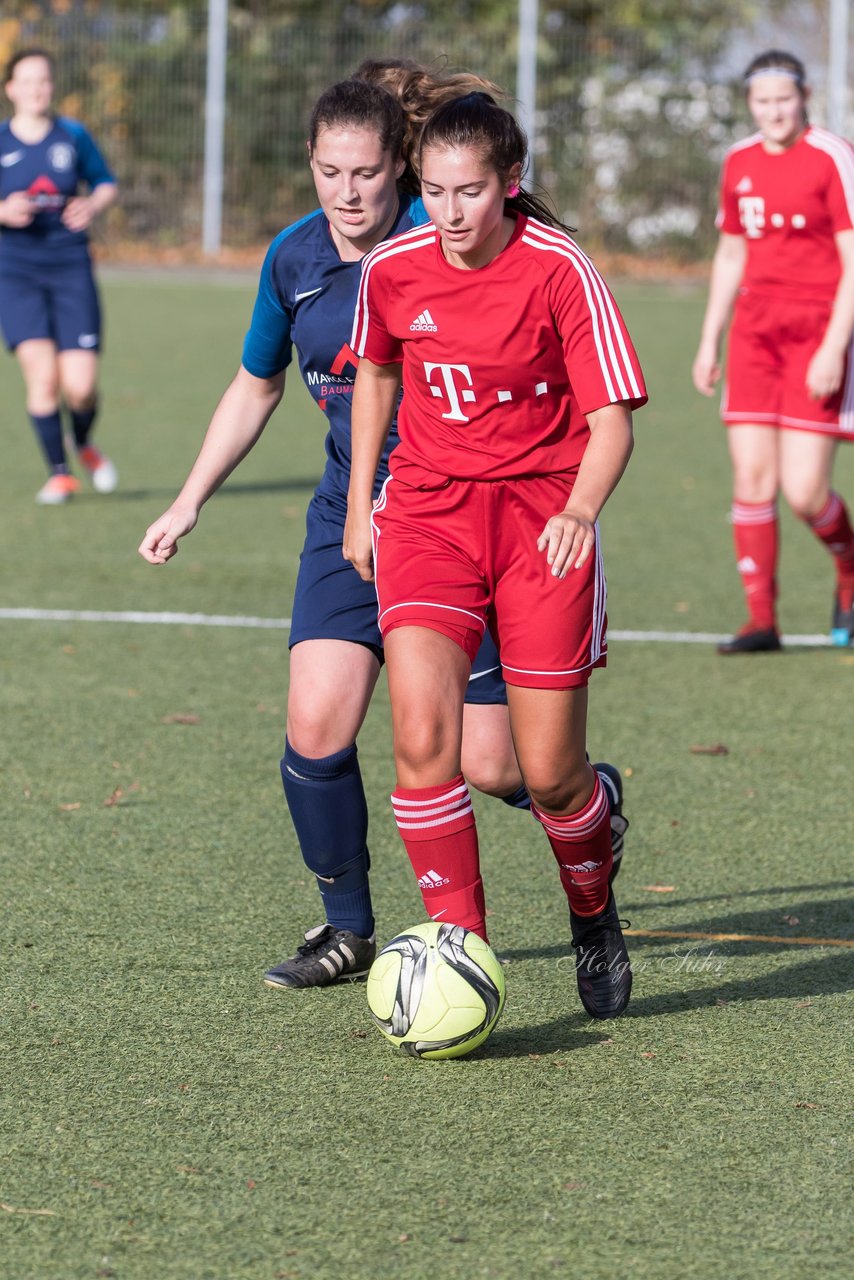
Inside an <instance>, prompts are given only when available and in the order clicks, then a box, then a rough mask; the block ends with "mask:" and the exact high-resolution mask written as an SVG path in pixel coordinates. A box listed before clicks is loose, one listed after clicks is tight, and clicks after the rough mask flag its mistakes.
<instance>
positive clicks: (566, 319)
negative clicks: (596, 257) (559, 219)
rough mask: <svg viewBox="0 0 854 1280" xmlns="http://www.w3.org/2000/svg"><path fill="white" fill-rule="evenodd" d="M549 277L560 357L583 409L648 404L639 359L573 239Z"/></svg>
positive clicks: (605, 289)
mask: <svg viewBox="0 0 854 1280" xmlns="http://www.w3.org/2000/svg"><path fill="white" fill-rule="evenodd" d="M567 240H568V244H569V245H570V246H571V248H569V249H568V251H567V252H566V255H565V260H564V263H563V264H562V270H560V271H558V272H555V273H554V275H553V276H552V282H551V304H552V311H553V314H554V317H555V323H556V325H557V330H558V333H559V334H560V337H561V342H562V344H563V353H564V362H565V364H566V369H567V373H568V374H569V381H570V384H571V386H572V390H573V394H574V396H575V399H576V401H577V403H578V407H579V409H580V410H581V412H582V413H585V414H586V413H592V412H593V411H594V409H601V408H603V407H604V406H605V405H607V404H619V403H621V402H625V403H626V404H628V406H629V408H630V409H639V408H640V407H641V405H643V404H646V401H647V393H646V386H645V385H644V380H643V373H642V372H641V367H640V361H639V360H638V357H637V353H636V352H635V349H634V346H633V345H632V340H631V338H630V337H629V333H628V330H627V329H626V325H625V322H624V320H623V317H622V316H621V315H620V311H619V308H618V307H617V304H616V302H615V301H614V298H613V296H612V294H611V291H610V290H609V288H608V286H607V285H606V284H605V281H604V280H603V279H602V277H601V276H600V274H599V272H598V271H597V270H596V268H595V267H594V265H593V263H592V262H591V261H590V259H589V258H588V257H587V256H586V254H584V253H582V252H581V250H580V249H579V248H578V246H577V245H576V244H575V243H574V241H572V240H569V238H568V237H567Z"/></svg>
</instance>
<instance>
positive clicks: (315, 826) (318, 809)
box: [281, 739, 374, 938]
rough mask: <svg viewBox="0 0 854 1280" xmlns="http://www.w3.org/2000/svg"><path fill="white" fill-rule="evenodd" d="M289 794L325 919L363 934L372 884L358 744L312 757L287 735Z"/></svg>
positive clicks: (284, 764) (370, 925) (368, 930)
mask: <svg viewBox="0 0 854 1280" xmlns="http://www.w3.org/2000/svg"><path fill="white" fill-rule="evenodd" d="M281 770H282V783H283V785H284V788H285V798H286V800H287V802H288V808H289V810H290V813H291V818H292V819H293V824H294V827H295V829H296V833H297V839H298V840H299V845H300V849H301V850H302V856H303V860H304V861H305V865H306V866H307V867H308V869H309V871H311V872H313V874H314V875H315V876H316V877H317V887H318V889H319V891H320V896H321V898H322V899H323V906H324V908H325V910H326V919H327V920H328V922H329V923H330V924H331V925H334V926H335V928H336V929H350V930H351V931H352V932H353V933H355V934H357V935H358V936H359V937H360V938H369V937H370V936H371V934H372V933H373V931H374V916H373V910H372V907H371V891H370V886H369V884H368V868H369V867H370V857H369V855H368V847H367V843H366V841H367V835H368V805H367V801H366V800H365V790H364V787H363V786H362V775H361V773H360V771H359V761H358V758H357V752H356V747H355V745H353V746H352V747H346V748H345V749H344V750H343V751H337V752H336V753H335V754H334V755H331V756H324V757H322V758H321V759H319V760H310V759H307V758H306V757H305V756H301V755H300V754H299V753H298V752H297V751H294V749H293V747H292V746H291V744H290V743H289V742H288V741H287V739H285V754H284V755H283V756H282V761H281Z"/></svg>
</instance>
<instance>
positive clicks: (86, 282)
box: [0, 254, 101, 351]
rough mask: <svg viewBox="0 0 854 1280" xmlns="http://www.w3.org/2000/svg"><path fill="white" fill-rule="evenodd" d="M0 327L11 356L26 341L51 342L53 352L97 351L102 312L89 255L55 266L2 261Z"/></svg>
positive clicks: (6, 256) (0, 266)
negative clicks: (54, 346)
mask: <svg viewBox="0 0 854 1280" xmlns="http://www.w3.org/2000/svg"><path fill="white" fill-rule="evenodd" d="M0 327H2V330H3V337H4V338H5V339H6V346H7V347H8V348H9V350H10V351H14V350H15V347H17V345H18V343H20V342H26V341H27V340H28V339H30V338H49V339H50V340H51V341H52V342H54V343H55V344H56V349H57V351H99V350H100V349H101V308H100V305H99V302H98V290H97V288H96V286H95V279H94V276H93V275H92V265H91V262H90V260H89V256H88V254H87V255H85V256H83V255H80V256H79V257H78V258H76V259H74V260H72V261H70V262H60V263H56V264H42V263H39V264H35V263H31V262H21V261H20V260H17V261H15V262H12V261H10V259H9V257H8V255H6V254H4V255H2V257H0Z"/></svg>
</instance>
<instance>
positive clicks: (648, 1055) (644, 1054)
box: [641, 1053, 656, 1058]
mask: <svg viewBox="0 0 854 1280" xmlns="http://www.w3.org/2000/svg"><path fill="white" fill-rule="evenodd" d="M655 1056H656V1055H655V1054H654V1053H642V1054H641V1057H642V1058H654V1057H655Z"/></svg>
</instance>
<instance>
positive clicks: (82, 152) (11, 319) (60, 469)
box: [0, 49, 118, 506]
mask: <svg viewBox="0 0 854 1280" xmlns="http://www.w3.org/2000/svg"><path fill="white" fill-rule="evenodd" d="M5 88H6V96H7V98H8V99H9V101H10V102H11V104H12V107H13V115H12V117H11V119H10V120H7V121H5V122H4V123H3V124H2V125H0V327H2V330H3V336H4V338H5V340H6V345H7V346H8V348H9V350H10V351H14V353H15V355H16V357H17V359H18V363H19V365H20V367H21V372H22V373H23V376H24V383H25V386H26V396H27V410H28V412H29V415H30V419H31V421H32V424H33V427H34V428H35V431H36V435H37V437H38V440H39V443H40V444H41V447H42V450H43V452H44V455H45V460H46V462H47V465H48V470H49V473H50V474H49V476H48V480H47V482H46V483H45V484H44V485H43V486H42V488H41V489H40V490H39V492H38V493H37V495H36V501H37V502H39V503H41V504H43V505H48V506H57V505H60V504H62V503H65V502H67V501H68V500H69V498H71V497H72V496H73V495H74V493H76V492H77V491H78V490H79V488H80V481H79V480H78V479H77V478H76V477H75V476H73V475H72V474H71V471H70V468H69V464H68V458H67V455H66V451H65V445H64V440H63V428H62V416H61V404H62V403H63V402H64V404H65V406H66V408H67V410H68V415H69V418H70V427H71V433H72V435H73V439H74V444H75V448H76V452H77V456H78V458H79V460H80V463H81V464H82V466H83V468H84V469H85V470H86V471H87V472H88V473H89V476H90V478H91V480H92V483H93V485H94V487H95V489H96V490H97V491H98V492H99V493H111V492H112V491H113V489H115V487H116V484H117V483H118V476H117V474H116V469H115V467H114V466H113V464H112V462H111V461H110V460H109V458H107V457H105V455H104V454H103V453H101V452H100V450H98V449H96V448H95V446H94V445H93V444H92V443H91V440H90V437H91V433H92V428H93V424H94V421H95V415H96V413H97V407H98V392H97V374H98V352H99V350H100V346H101V311H100V306H99V301H98V292H97V289H96V287H95V281H94V278H93V274H92V262H91V258H90V255H89V244H88V235H87V229H88V227H89V226H90V224H91V223H92V221H93V219H94V218H96V217H97V216H98V214H100V213H102V212H103V211H104V210H105V209H107V208H108V207H109V206H110V205H111V204H112V203H113V201H114V200H115V198H116V191H117V189H116V180H115V178H114V177H113V175H112V173H111V172H110V170H109V168H108V167H107V164H106V161H105V160H104V157H103V156H102V155H101V152H100V151H99V150H98V148H97V146H96V145H95V142H94V141H93V139H92V137H91V136H90V134H89V133H88V132H87V131H86V129H84V127H83V125H82V124H79V123H78V122H77V121H76V120H69V119H67V118H65V117H63V116H56V115H54V114H53V112H52V110H51V103H52V100H53V61H52V59H51V57H50V55H49V54H48V53H46V52H45V51H44V50H42V49H23V50H21V51H20V52H19V53H16V54H15V55H14V57H13V58H12V59H11V60H10V61H9V63H8V66H7V68H6V76H5ZM81 185H83V186H85V187H86V188H88V192H84V193H83V194H80V187H81Z"/></svg>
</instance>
